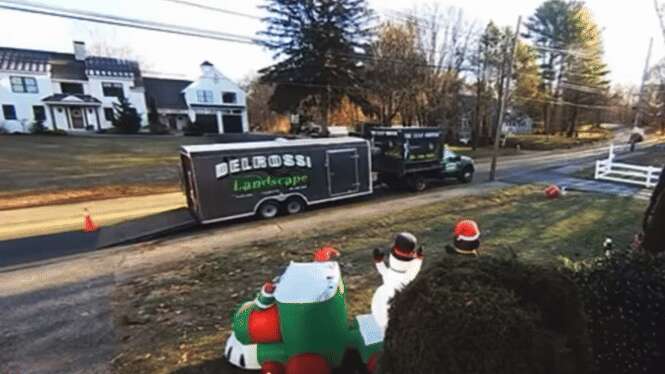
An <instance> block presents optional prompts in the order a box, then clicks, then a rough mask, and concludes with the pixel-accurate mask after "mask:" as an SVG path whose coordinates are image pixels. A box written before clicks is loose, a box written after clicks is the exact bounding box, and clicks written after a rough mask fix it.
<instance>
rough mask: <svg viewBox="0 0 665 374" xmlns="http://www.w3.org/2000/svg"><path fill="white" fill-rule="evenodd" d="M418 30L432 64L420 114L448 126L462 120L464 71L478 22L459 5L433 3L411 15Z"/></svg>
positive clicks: (421, 48) (429, 123) (420, 100)
mask: <svg viewBox="0 0 665 374" xmlns="http://www.w3.org/2000/svg"><path fill="white" fill-rule="evenodd" d="M410 18H411V19H413V20H414V22H415V24H416V27H417V30H418V49H419V51H420V53H421V54H422V55H423V56H424V57H425V61H426V63H427V65H428V67H429V69H428V70H427V74H426V75H425V76H424V79H423V81H422V82H421V84H420V93H419V94H418V97H417V100H416V105H417V117H418V122H419V123H420V124H425V125H427V126H440V127H446V126H447V127H448V129H449V131H450V132H453V131H454V129H455V126H450V124H452V123H454V122H456V120H459V114H460V113H459V109H460V106H459V103H460V99H459V96H460V91H461V89H462V88H463V87H464V79H463V76H462V71H463V70H464V69H465V68H467V65H468V61H469V57H470V56H469V54H470V47H471V40H472V37H473V35H474V34H475V33H476V25H475V24H474V23H472V22H469V21H467V20H466V19H465V18H464V12H463V11H462V10H461V9H459V8H454V7H448V8H441V7H440V6H439V5H438V4H436V3H432V4H430V5H427V6H425V7H421V8H418V9H416V10H415V11H414V12H413V14H412V15H411V16H410Z"/></svg>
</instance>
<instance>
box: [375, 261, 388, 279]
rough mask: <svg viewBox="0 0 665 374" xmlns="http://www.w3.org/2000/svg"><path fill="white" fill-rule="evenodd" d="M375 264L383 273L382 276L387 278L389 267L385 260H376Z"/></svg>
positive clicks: (377, 269) (380, 272)
mask: <svg viewBox="0 0 665 374" xmlns="http://www.w3.org/2000/svg"><path fill="white" fill-rule="evenodd" d="M374 265H375V266H376V271H378V272H379V274H381V277H383V278H385V276H386V274H387V273H388V267H387V266H386V264H385V262H383V261H379V262H375V263H374Z"/></svg>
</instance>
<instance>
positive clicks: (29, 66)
mask: <svg viewBox="0 0 665 374" xmlns="http://www.w3.org/2000/svg"><path fill="white" fill-rule="evenodd" d="M0 70H9V71H16V72H19V73H47V72H49V71H50V72H51V76H52V77H53V78H55V79H74V80H88V77H89V76H93V75H94V76H108V77H132V78H134V85H136V86H141V85H142V82H141V70H140V68H139V64H138V62H136V61H131V60H122V59H117V58H109V57H97V56H89V57H87V58H86V59H85V61H78V60H76V58H75V57H74V55H73V54H71V53H60V52H50V51H38V50H30V49H18V48H4V47H0Z"/></svg>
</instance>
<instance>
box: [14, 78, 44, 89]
mask: <svg viewBox="0 0 665 374" xmlns="http://www.w3.org/2000/svg"><path fill="white" fill-rule="evenodd" d="M9 80H10V81H11V84H12V91H13V92H14V93H39V88H37V80H36V79H35V78H32V77H10V78H9Z"/></svg>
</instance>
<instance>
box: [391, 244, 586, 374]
mask: <svg viewBox="0 0 665 374" xmlns="http://www.w3.org/2000/svg"><path fill="white" fill-rule="evenodd" d="M591 361H592V358H591V349H590V342H589V338H588V335H587V328H586V320H585V317H584V312H583V308H582V303H581V301H580V298H579V295H578V292H577V289H576V287H575V283H574V282H573V281H572V280H571V279H570V278H568V277H567V276H565V275H564V274H563V273H562V272H559V271H557V270H555V269H547V268H541V267H534V266H528V265H524V264H521V263H519V262H516V261H505V260H498V259H493V258H489V257H481V258H473V259H466V258H457V257H454V258H445V259H444V260H442V261H439V262H437V263H435V264H433V265H432V267H430V268H429V269H427V270H425V271H424V272H423V273H422V274H420V275H419V276H418V278H416V280H415V281H414V282H412V283H411V284H410V285H409V286H407V287H406V288H405V289H404V290H403V291H402V292H400V293H398V294H397V295H396V297H395V299H394V300H393V304H392V306H391V308H390V322H389V324H388V328H387V330H386V337H385V340H384V354H383V356H382V358H381V361H380V372H381V373H383V374H389V373H390V374H397V373H421V374H427V373H437V374H439V373H440V374H516V373H525V374H526V373H529V374H540V373H543V374H545V373H551V374H573V373H575V374H586V373H590V372H591Z"/></svg>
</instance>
